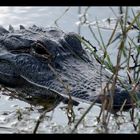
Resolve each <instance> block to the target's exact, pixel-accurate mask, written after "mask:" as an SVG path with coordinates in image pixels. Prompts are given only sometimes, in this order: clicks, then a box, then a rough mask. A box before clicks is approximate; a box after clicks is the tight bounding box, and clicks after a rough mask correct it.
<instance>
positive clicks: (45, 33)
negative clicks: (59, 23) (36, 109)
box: [0, 25, 140, 109]
mask: <svg viewBox="0 0 140 140" xmlns="http://www.w3.org/2000/svg"><path fill="white" fill-rule="evenodd" d="M0 50H1V52H0V84H3V85H4V86H6V87H9V88H10V89H11V90H14V91H16V93H18V94H19V95H20V94H21V95H25V97H26V96H32V97H41V98H43V99H46V100H47V99H50V98H53V99H54V100H55V101H56V104H55V105H57V104H58V103H59V102H60V101H66V102H67V100H68V98H69V95H71V97H72V99H73V101H74V104H77V103H78V102H80V101H84V102H88V103H91V102H93V101H95V102H97V103H101V102H102V95H101V82H102V83H104V85H106V83H108V82H109V81H110V77H111V74H110V73H109V72H108V71H107V70H105V69H104V68H103V70H102V78H101V74H100V69H101V65H100V64H99V63H98V62H97V61H96V60H95V59H94V58H92V57H91V56H90V53H89V52H87V51H85V50H84V48H83V46H82V45H81V42H80V41H79V39H78V38H77V35H76V34H75V33H64V32H63V31H61V30H59V29H57V28H39V27H37V26H35V25H34V26H32V27H29V28H28V29H25V28H24V27H23V26H20V29H19V30H14V29H13V28H12V26H10V28H9V31H8V30H6V29H4V28H3V27H0ZM137 94H138V96H139V92H138V93H137ZM108 96H109V93H108ZM139 97H140V96H139ZM125 99H127V102H126V104H125V107H124V109H128V108H130V107H131V106H132V103H131V98H130V95H129V93H128V91H125V90H124V89H123V88H122V87H121V86H120V85H119V84H117V85H116V89H115V93H114V104H113V108H114V109H119V108H120V107H121V105H122V104H123V102H124V100H125Z"/></svg>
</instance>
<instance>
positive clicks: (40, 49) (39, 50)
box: [32, 41, 52, 59]
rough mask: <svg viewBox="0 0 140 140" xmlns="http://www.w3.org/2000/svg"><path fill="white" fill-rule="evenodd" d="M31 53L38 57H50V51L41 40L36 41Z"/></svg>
mask: <svg viewBox="0 0 140 140" xmlns="http://www.w3.org/2000/svg"><path fill="white" fill-rule="evenodd" d="M32 48H33V53H34V54H36V55H37V56H39V57H43V58H44V57H45V58H47V59H48V58H50V57H52V55H51V53H50V52H49V51H48V50H47V48H46V47H45V46H44V44H43V43H42V42H41V41H37V42H36V43H35V44H34V45H33V46H32Z"/></svg>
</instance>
